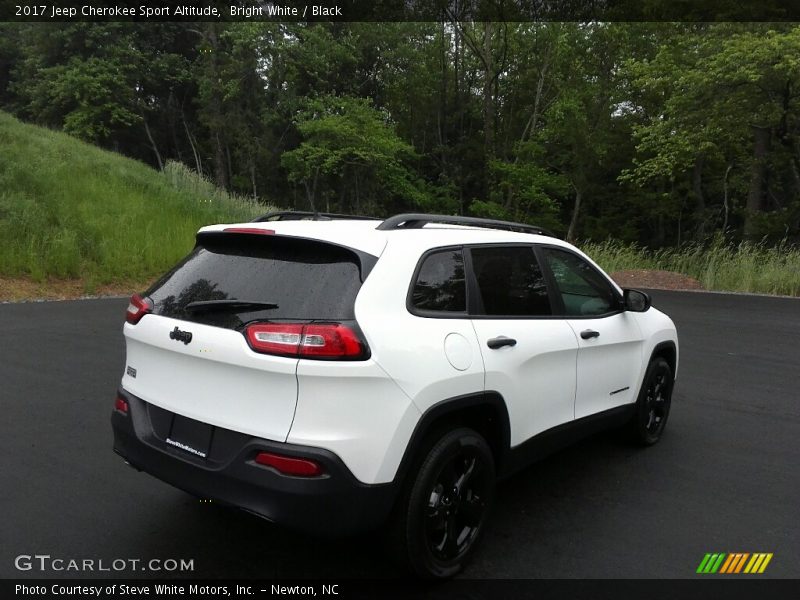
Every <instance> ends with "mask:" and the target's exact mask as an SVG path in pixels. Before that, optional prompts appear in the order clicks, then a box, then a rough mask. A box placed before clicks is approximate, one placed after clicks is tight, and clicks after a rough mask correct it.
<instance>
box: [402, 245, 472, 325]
mask: <svg viewBox="0 0 800 600" xmlns="http://www.w3.org/2000/svg"><path fill="white" fill-rule="evenodd" d="M411 305H412V306H413V307H414V308H416V309H417V310H420V311H426V312H429V311H435V312H449V313H466V311H467V286H466V280H465V278H464V255H463V254H462V252H461V250H460V249H449V250H441V251H438V252H433V253H431V254H429V255H428V256H426V257H425V260H424V261H423V263H422V265H421V266H420V269H419V272H418V273H417V279H416V281H415V282H414V287H413V289H412V291H411Z"/></svg>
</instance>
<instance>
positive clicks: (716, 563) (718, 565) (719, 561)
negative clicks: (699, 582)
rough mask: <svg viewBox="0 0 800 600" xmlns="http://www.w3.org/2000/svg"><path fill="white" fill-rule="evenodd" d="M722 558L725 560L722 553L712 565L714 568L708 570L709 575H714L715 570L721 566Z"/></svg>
mask: <svg viewBox="0 0 800 600" xmlns="http://www.w3.org/2000/svg"><path fill="white" fill-rule="evenodd" d="M724 558H725V553H724V552H723V553H722V554H720V555H719V558H718V559H717V561H716V562H715V563H714V566H712V567H711V569H710V570H709V573H716V572H717V569H719V567H720V565H721V564H722V561H723V559H724Z"/></svg>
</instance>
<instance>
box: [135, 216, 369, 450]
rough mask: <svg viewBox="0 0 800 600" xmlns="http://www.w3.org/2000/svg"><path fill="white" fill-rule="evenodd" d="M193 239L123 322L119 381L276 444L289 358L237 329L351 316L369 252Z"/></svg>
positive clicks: (287, 413)
mask: <svg viewBox="0 0 800 600" xmlns="http://www.w3.org/2000/svg"><path fill="white" fill-rule="evenodd" d="M269 233H271V232H269ZM197 240H198V241H197V246H196V247H195V249H194V250H193V251H192V252H191V253H190V254H189V256H187V257H186V258H185V259H184V260H183V261H182V262H181V263H179V264H178V266H177V267H175V268H174V269H173V270H172V271H170V272H169V273H168V274H167V275H165V276H164V277H163V278H161V279H160V280H159V281H158V282H156V283H155V284H154V285H153V286H152V287H151V288H150V289H149V290H148V291H147V292H145V293H144V294H143V295H142V297H143V306H145V309H144V310H142V313H143V316H142V317H141V318H140V320H138V321H137V322H135V323H133V322H131V321H136V319H135V318H134V319H130V318H129V322H128V323H126V324H125V328H124V333H125V339H126V347H127V364H126V369H125V373H124V375H123V379H122V386H123V387H124V388H125V389H126V390H128V391H129V392H131V393H132V394H134V395H136V396H138V397H140V398H142V399H143V400H145V401H146V402H149V403H151V404H155V405H156V406H159V407H161V408H164V409H166V410H169V411H171V412H173V413H176V414H178V415H183V416H186V417H189V418H190V419H195V420H198V421H202V422H204V423H209V424H211V425H214V426H218V427H224V428H226V429H231V430H234V431H239V432H242V433H247V434H250V435H254V436H258V437H263V438H267V439H271V440H277V441H285V440H286V437H287V436H288V434H289V430H290V428H291V425H292V420H293V418H294V412H295V407H296V405H297V376H296V371H297V364H298V360H299V359H298V358H296V357H293V356H280V355H273V354H265V353H259V352H256V351H254V350H253V348H251V346H250V344H249V343H248V339H247V337H246V333H245V329H246V328H247V327H248V325H251V326H252V324H253V323H256V322H258V323H262V322H267V323H272V324H281V323H287V322H290V323H312V322H313V323H316V322H337V323H341V322H346V323H352V322H354V319H355V315H354V304H355V298H356V295H357V294H358V291H359V289H360V287H361V284H362V282H363V280H364V278H365V277H366V274H367V272H368V270H369V268H371V266H372V265H373V264H374V261H375V258H374V257H372V256H371V255H367V254H364V253H361V252H358V251H355V250H352V249H349V248H345V247H342V246H338V245H335V244H331V243H326V242H320V241H316V240H307V239H302V238H296V237H285V236H279V235H265V234H259V233H248V232H243V233H237V232H232V233H226V232H208V233H201V234H199V235H198V238H197ZM129 312H130V309H129Z"/></svg>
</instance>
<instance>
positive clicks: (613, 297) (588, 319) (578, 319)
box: [539, 246, 643, 419]
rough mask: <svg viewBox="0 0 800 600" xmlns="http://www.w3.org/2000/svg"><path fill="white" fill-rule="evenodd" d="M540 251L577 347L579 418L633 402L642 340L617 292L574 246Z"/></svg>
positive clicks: (576, 400)
mask: <svg viewBox="0 0 800 600" xmlns="http://www.w3.org/2000/svg"><path fill="white" fill-rule="evenodd" d="M539 255H540V256H541V257H542V262H543V263H544V265H545V269H546V272H547V274H548V276H549V279H550V281H551V285H553V286H554V287H555V288H556V289H557V290H558V298H557V301H559V300H560V303H561V306H560V307H559V308H558V310H559V311H560V312H561V314H562V315H563V316H564V317H565V319H566V323H568V324H569V326H570V327H572V330H573V331H574V332H575V336H576V337H577V341H578V345H579V350H578V361H577V388H576V392H575V418H576V419H580V418H582V417H586V416H589V415H593V414H595V413H599V412H602V411H604V410H609V409H612V408H615V407H618V406H621V405H623V404H628V403H630V402H633V401H634V400H635V397H634V394H635V392H636V388H637V383H638V382H637V381H636V378H637V377H638V374H639V372H640V366H641V362H642V346H643V340H642V333H641V330H640V329H639V326H638V324H637V323H636V319H635V318H634V317H633V316H632V315H631V314H630V313H628V312H625V310H624V309H623V304H622V297H621V296H620V294H619V292H618V290H617V289H616V288H615V287H614V286H613V285H612V284H611V282H609V281H608V279H607V278H606V276H605V275H603V274H602V273H601V272H600V271H599V270H598V269H596V268H595V267H594V266H593V265H592V264H591V263H590V262H589V261H587V260H586V259H585V258H583V257H582V256H580V255H578V254H577V253H575V252H572V251H571V250H568V249H566V248H561V247H555V246H541V247H540V249H539Z"/></svg>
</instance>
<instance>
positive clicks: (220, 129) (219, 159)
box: [205, 23, 230, 190]
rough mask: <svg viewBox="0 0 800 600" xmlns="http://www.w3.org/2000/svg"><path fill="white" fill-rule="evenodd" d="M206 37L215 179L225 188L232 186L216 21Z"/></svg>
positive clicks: (209, 27) (219, 185) (208, 28)
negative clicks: (226, 149)
mask: <svg viewBox="0 0 800 600" xmlns="http://www.w3.org/2000/svg"><path fill="white" fill-rule="evenodd" d="M205 32H206V39H207V40H208V42H209V45H210V46H211V57H210V59H209V62H208V69H209V70H208V74H207V77H208V79H209V82H210V86H211V101H210V102H209V111H210V113H211V118H210V119H209V121H210V123H209V125H210V129H211V134H212V135H211V137H212V143H213V145H214V179H216V182H217V186H218V187H221V188H222V189H224V190H227V189H228V188H229V187H230V179H229V178H228V166H227V163H226V161H225V145H226V144H225V115H224V114H223V110H222V92H221V90H220V83H221V81H220V75H219V64H217V57H218V56H219V40H218V38H217V28H216V24H215V23H208V24H207V27H206V30H205Z"/></svg>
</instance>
